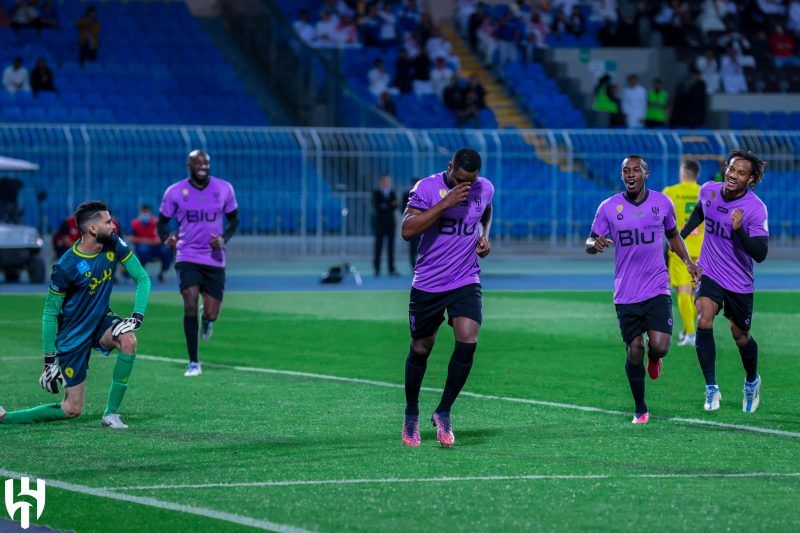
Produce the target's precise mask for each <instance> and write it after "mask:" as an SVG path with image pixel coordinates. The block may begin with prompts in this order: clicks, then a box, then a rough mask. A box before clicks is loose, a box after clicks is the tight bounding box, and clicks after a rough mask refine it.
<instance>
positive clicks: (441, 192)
mask: <svg viewBox="0 0 800 533" xmlns="http://www.w3.org/2000/svg"><path fill="white" fill-rule="evenodd" d="M445 196H447V189H439V197H441V198H444V197H445Z"/></svg>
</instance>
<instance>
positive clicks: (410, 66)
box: [394, 48, 414, 93]
mask: <svg viewBox="0 0 800 533" xmlns="http://www.w3.org/2000/svg"><path fill="white" fill-rule="evenodd" d="M413 81H414V63H413V61H411V59H410V58H409V57H408V52H407V51H406V49H405V48H403V49H401V50H400V56H399V57H398V58H397V61H395V62H394V85H395V87H397V89H398V90H399V91H400V92H401V93H410V92H411V88H412V82H413Z"/></svg>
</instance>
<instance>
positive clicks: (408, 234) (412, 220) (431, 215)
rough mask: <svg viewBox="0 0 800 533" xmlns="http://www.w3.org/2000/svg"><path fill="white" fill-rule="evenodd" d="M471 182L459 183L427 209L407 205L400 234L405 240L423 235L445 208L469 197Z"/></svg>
mask: <svg viewBox="0 0 800 533" xmlns="http://www.w3.org/2000/svg"><path fill="white" fill-rule="evenodd" d="M469 187H470V185H469V183H466V182H463V183H459V184H458V185H456V186H455V187H453V188H452V189H450V191H449V192H448V193H447V195H445V197H444V198H442V199H441V200H440V201H439V202H437V203H436V204H435V205H434V206H433V207H431V208H430V209H428V210H426V211H422V210H420V209H414V208H413V207H407V208H406V210H405V212H404V213H403V224H402V226H401V228H400V235H401V236H402V237H403V240H405V241H410V240H411V239H413V238H414V237H416V236H417V235H422V233H424V232H425V230H427V229H428V228H430V227H431V226H432V225H433V224H434V223H435V222H436V221H437V220H439V217H440V216H442V212H443V211H444V210H445V209H450V208H451V207H455V206H457V205H458V204H460V203H461V202H463V201H464V200H465V199H466V198H467V193H469Z"/></svg>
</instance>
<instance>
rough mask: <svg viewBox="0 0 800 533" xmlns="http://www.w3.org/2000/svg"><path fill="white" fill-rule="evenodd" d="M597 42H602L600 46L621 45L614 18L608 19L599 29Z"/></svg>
mask: <svg viewBox="0 0 800 533" xmlns="http://www.w3.org/2000/svg"><path fill="white" fill-rule="evenodd" d="M597 42H599V43H600V46H619V43H620V40H619V33H618V32H617V25H616V24H614V21H613V20H611V19H606V20H605V22H604V23H603V26H602V27H601V28H600V29H599V30H598V31H597Z"/></svg>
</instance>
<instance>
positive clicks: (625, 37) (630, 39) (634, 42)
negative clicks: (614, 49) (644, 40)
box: [617, 15, 641, 46]
mask: <svg viewBox="0 0 800 533" xmlns="http://www.w3.org/2000/svg"><path fill="white" fill-rule="evenodd" d="M617 35H618V36H619V37H618V39H619V41H618V43H619V44H618V45H617V46H640V45H641V41H640V39H639V21H638V19H636V18H634V17H633V16H629V15H625V16H624V17H622V20H621V21H620V23H619V25H618V26H617Z"/></svg>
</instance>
